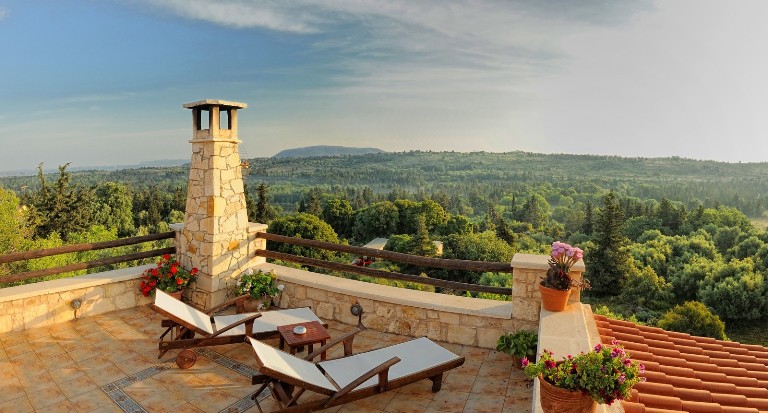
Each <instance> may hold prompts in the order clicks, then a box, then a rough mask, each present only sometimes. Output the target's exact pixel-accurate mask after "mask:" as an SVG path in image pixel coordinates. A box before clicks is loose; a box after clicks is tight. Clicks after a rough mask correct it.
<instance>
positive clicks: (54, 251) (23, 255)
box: [0, 231, 176, 283]
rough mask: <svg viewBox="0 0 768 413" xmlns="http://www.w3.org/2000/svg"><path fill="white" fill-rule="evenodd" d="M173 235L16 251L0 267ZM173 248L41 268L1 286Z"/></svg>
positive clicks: (5, 278)
mask: <svg viewBox="0 0 768 413" xmlns="http://www.w3.org/2000/svg"><path fill="white" fill-rule="evenodd" d="M173 236H174V232H173V231H169V232H163V233H160V234H151V235H143V236H140V237H132V238H121V239H118V240H114V241H105V242H94V243H85V244H73V245H64V246H61V247H55V248H47V249H43V250H34V251H25V252H16V253H12V254H5V255H0V264H6V263H11V262H16V261H25V260H31V259H35V258H43V257H50V256H53V255H61V254H69V253H73V252H83V251H95V250H101V249H106V248H115V247H124V246H127V245H136V244H141V243H144V242H150V241H159V240H163V239H170V238H173ZM175 253H176V248H175V247H167V248H160V249H155V250H151V251H143V252H136V253H133V254H125V255H120V256H116V257H107V258H101V259H98V260H93V261H88V262H79V263H74V264H69V265H63V266H60V267H53V268H44V269H41V270H35V271H27V272H22V273H17V274H11V275H8V276H3V277H0V283H10V282H16V281H23V280H28V279H31V278H38V277H44V276H48V275H54V274H61V273H65V272H72V271H79V270H86V269H89V268H96V267H101V266H104V265H110V264H118V263H121V262H128V261H136V260H140V259H144V258H151V257H159V256H161V255H163V254H175Z"/></svg>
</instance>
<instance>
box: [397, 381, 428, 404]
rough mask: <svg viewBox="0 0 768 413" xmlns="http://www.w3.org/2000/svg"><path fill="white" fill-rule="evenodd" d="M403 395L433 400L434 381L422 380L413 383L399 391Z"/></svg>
mask: <svg viewBox="0 0 768 413" xmlns="http://www.w3.org/2000/svg"><path fill="white" fill-rule="evenodd" d="M397 392H398V393H401V394H410V395H413V396H419V397H421V398H425V399H430V400H431V399H432V398H433V397H434V395H435V393H432V381H431V380H420V381H417V382H416V383H411V384H409V385H407V386H405V387H401V388H400V389H398V390H397Z"/></svg>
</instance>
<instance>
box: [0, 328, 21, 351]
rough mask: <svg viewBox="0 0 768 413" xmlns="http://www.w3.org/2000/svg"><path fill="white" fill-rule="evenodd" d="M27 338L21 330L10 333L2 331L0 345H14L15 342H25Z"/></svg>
mask: <svg viewBox="0 0 768 413" xmlns="http://www.w3.org/2000/svg"><path fill="white" fill-rule="evenodd" d="M26 342H27V338H26V337H25V336H24V333H23V332H21V331H14V332H10V333H4V334H3V335H2V336H0V344H1V345H2V347H5V348H7V347H11V346H15V345H17V344H22V343H26Z"/></svg>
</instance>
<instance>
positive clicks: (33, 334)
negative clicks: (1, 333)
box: [23, 328, 51, 341]
mask: <svg viewBox="0 0 768 413" xmlns="http://www.w3.org/2000/svg"><path fill="white" fill-rule="evenodd" d="M23 334H24V337H26V338H27V340H28V341H32V340H35V339H38V338H40V337H45V336H50V335H51V334H50V333H49V332H48V330H46V329H44V328H30V329H29V330H24V332H23Z"/></svg>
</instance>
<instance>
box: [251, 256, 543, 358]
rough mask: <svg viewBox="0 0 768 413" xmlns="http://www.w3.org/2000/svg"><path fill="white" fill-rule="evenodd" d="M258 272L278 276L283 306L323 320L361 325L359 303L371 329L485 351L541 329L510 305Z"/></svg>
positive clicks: (289, 272) (286, 271) (296, 273)
mask: <svg viewBox="0 0 768 413" xmlns="http://www.w3.org/2000/svg"><path fill="white" fill-rule="evenodd" d="M254 269H261V270H263V271H270V270H274V271H275V272H276V273H277V274H278V280H279V283H280V284H284V285H285V289H284V290H283V293H282V296H281V297H280V298H279V300H280V306H281V307H307V306H309V307H312V309H313V311H314V312H315V313H316V314H317V316H318V317H320V318H321V319H323V320H329V321H330V320H333V321H338V322H341V323H344V324H350V325H357V323H358V317H357V316H355V315H353V314H352V312H351V311H350V308H351V307H352V305H354V304H355V303H359V304H360V306H361V307H362V308H363V316H362V323H363V325H364V326H365V327H366V328H370V329H373V330H377V331H383V332H388V333H395V334H402V335H408V336H414V337H420V336H426V337H428V338H430V339H433V340H439V341H445V342H448V343H456V344H464V345H471V346H477V347H483V348H495V347H496V342H497V340H498V339H499V336H501V335H502V334H504V333H506V332H510V331H517V330H519V329H532V330H535V329H536V328H537V321H530V320H521V319H517V318H513V317H512V316H511V313H512V304H511V303H510V302H506V301H495V300H485V299H478V298H470V297H460V296H451V295H444V294H435V293H432V292H426V291H416V290H407V289H402V288H397V287H390V286H385V285H378V284H371V283H365V282H361V281H355V280H349V279H344V278H339V277H333V276H329V275H324V274H317V273H311V272H308V271H303V270H298V269H294V268H288V267H282V266H278V265H274V264H260V265H258V266H256V267H255V268H254Z"/></svg>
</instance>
